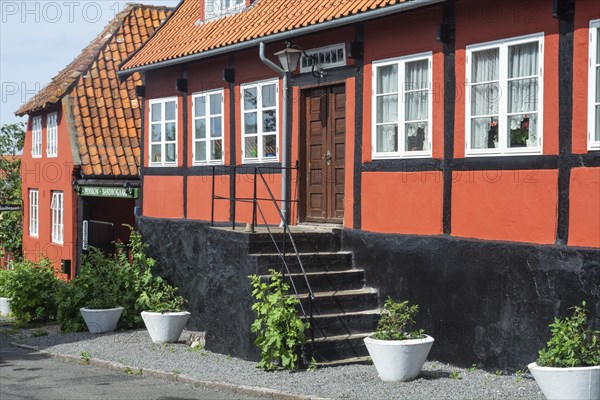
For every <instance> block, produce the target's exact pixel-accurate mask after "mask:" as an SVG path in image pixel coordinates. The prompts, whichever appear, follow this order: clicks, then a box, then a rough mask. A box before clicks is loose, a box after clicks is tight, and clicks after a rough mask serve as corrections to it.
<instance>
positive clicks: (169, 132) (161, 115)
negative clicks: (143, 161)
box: [148, 97, 177, 167]
mask: <svg viewBox="0 0 600 400" xmlns="http://www.w3.org/2000/svg"><path fill="white" fill-rule="evenodd" d="M149 131H150V146H148V147H149V151H150V166H151V167H153V166H175V165H177V98H176V97H171V98H165V99H155V100H150V130H149Z"/></svg>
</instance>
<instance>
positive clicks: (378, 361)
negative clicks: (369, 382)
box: [364, 335, 433, 382]
mask: <svg viewBox="0 0 600 400" xmlns="http://www.w3.org/2000/svg"><path fill="white" fill-rule="evenodd" d="M364 340H365V345H366V346H367V350H369V355H370V356H371V359H372V360H373V364H375V368H377V373H378V374H379V377H380V378H381V380H382V381H384V382H405V381H410V380H412V379H415V378H416V377H418V376H419V374H420V373H421V368H422V367H423V364H424V363H425V359H426V358H427V355H428V354H429V350H431V346H432V345H433V338H432V337H431V336H428V335H425V338H423V339H409V340H378V339H373V338H371V337H367V338H365V339H364Z"/></svg>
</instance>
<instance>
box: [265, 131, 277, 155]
mask: <svg viewBox="0 0 600 400" xmlns="http://www.w3.org/2000/svg"><path fill="white" fill-rule="evenodd" d="M276 152H277V138H276V136H275V135H266V136H263V156H264V157H275V156H276V155H277V153H276Z"/></svg>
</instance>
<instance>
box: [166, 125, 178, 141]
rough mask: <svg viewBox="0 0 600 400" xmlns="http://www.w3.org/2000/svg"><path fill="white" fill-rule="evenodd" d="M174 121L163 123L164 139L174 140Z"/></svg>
mask: <svg viewBox="0 0 600 400" xmlns="http://www.w3.org/2000/svg"><path fill="white" fill-rule="evenodd" d="M175 137H176V135H175V122H167V123H166V124H165V140H166V141H175Z"/></svg>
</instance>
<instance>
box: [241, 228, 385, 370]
mask: <svg viewBox="0 0 600 400" xmlns="http://www.w3.org/2000/svg"><path fill="white" fill-rule="evenodd" d="M292 235H293V238H294V241H295V242H296V246H297V248H298V252H299V254H300V258H301V260H302V264H303V266H304V270H305V271H306V274H307V276H308V281H309V283H310V286H311V289H312V291H313V293H314V295H315V299H314V301H313V303H312V312H313V324H312V326H311V332H312V337H313V338H314V340H313V341H311V340H310V338H311V332H307V336H308V338H309V341H308V344H309V346H307V349H306V355H307V356H308V359H309V360H310V358H311V357H312V356H313V353H314V357H315V359H316V360H317V362H318V363H319V364H320V365H332V364H341V363H352V362H361V361H366V357H367V356H368V352H367V349H366V347H365V345H364V343H363V338H365V337H366V336H368V335H369V334H370V333H372V332H373V331H374V330H375V328H376V327H377V321H378V319H379V309H378V293H377V291H376V290H375V289H373V288H368V287H365V283H364V271H363V270H360V269H356V268H354V267H353V259H352V253H350V252H344V251H340V231H339V230H329V231H324V230H312V231H311V230H294V231H293V233H292ZM274 237H275V239H276V240H277V242H278V245H279V246H281V243H282V238H283V234H282V233H276V234H274ZM249 240H250V241H249V249H250V250H249V252H250V256H251V257H254V258H256V262H257V266H258V274H259V275H262V276H263V277H264V279H265V280H266V279H268V277H269V275H268V270H269V269H271V268H274V269H277V270H280V269H281V268H284V267H283V263H282V262H281V258H280V256H279V254H278V253H277V250H276V248H275V246H274V245H273V242H272V240H271V237H270V236H269V234H268V233H255V234H252V235H250V238H249ZM286 253H287V254H286V263H287V265H288V267H289V269H290V275H289V276H288V277H287V278H288V279H289V278H291V279H292V280H293V282H294V284H295V285H296V289H297V290H298V293H299V294H298V298H299V299H300V301H301V303H302V305H303V306H304V309H305V311H306V313H307V314H309V313H310V311H309V310H310V299H309V295H308V289H307V286H306V282H305V279H304V277H303V275H302V271H301V269H300V266H299V263H298V260H297V258H296V256H295V254H294V253H293V249H292V246H291V244H290V243H289V237H288V241H287V245H286ZM290 253H291V254H290Z"/></svg>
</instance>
